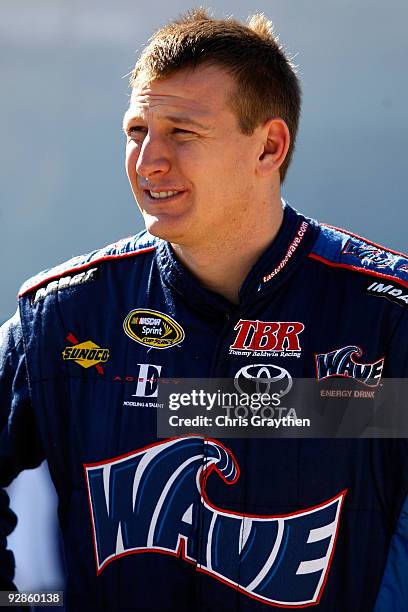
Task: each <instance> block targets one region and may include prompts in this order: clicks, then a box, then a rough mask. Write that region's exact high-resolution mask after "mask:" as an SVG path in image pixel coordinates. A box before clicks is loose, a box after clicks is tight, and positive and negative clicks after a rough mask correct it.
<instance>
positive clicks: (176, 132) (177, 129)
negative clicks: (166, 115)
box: [173, 128, 194, 134]
mask: <svg viewBox="0 0 408 612" xmlns="http://www.w3.org/2000/svg"><path fill="white" fill-rule="evenodd" d="M193 133H194V132H192V131H191V130H183V129H182V128H174V130H173V134H193Z"/></svg>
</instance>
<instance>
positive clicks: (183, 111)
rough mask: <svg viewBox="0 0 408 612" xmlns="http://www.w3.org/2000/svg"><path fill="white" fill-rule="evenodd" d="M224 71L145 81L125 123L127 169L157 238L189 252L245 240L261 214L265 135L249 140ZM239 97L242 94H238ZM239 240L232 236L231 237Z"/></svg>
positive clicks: (203, 69)
mask: <svg viewBox="0 0 408 612" xmlns="http://www.w3.org/2000/svg"><path fill="white" fill-rule="evenodd" d="M233 91H234V81H233V79H232V77H231V76H229V75H228V74H227V73H226V72H225V71H223V70H222V69H221V68H218V67H211V66H203V67H198V68H196V69H195V70H183V71H180V72H178V73H176V74H174V75H172V76H170V77H168V78H165V79H159V80H153V81H146V80H144V81H143V80H141V82H140V83H139V84H137V85H136V87H135V88H134V90H133V93H132V97H131V103H130V107H129V109H128V111H127V112H126V114H125V117H124V129H125V132H126V134H127V146H126V170H127V174H128V177H129V181H130V185H131V187H132V191H133V193H134V196H135V198H136V200H137V203H138V205H139V208H140V210H141V212H142V215H143V217H144V221H145V224H146V228H147V229H148V230H149V231H150V233H152V234H154V235H156V236H159V237H160V238H164V239H165V240H168V241H171V242H174V243H177V244H180V245H183V246H202V245H206V244H208V241H211V240H214V239H217V237H220V238H221V236H223V235H224V236H225V233H226V232H229V233H230V232H236V233H237V235H242V233H243V231H244V230H245V223H246V219H247V218H248V215H251V214H256V202H255V198H254V197H253V196H254V186H255V165H256V161H257V159H258V158H259V155H260V152H261V149H262V146H261V142H260V137H259V134H257V130H255V132H254V135H252V136H246V135H244V134H242V132H241V131H240V129H239V126H238V120H237V117H236V115H235V114H234V112H233V111H232V110H230V108H229V107H228V105H227V100H228V97H229V96H230V94H231V92H233ZM237 95H238V94H237ZM230 235H231V234H230Z"/></svg>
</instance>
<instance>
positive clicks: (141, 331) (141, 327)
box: [123, 308, 185, 349]
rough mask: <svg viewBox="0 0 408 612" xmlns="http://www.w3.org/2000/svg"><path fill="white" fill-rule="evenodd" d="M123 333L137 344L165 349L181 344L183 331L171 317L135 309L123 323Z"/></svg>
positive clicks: (156, 311) (183, 336)
mask: <svg viewBox="0 0 408 612" xmlns="http://www.w3.org/2000/svg"><path fill="white" fill-rule="evenodd" d="M123 329H124V331H125V333H126V334H127V335H128V336H129V338H131V339H132V340H134V341H135V342H138V343H139V344H142V345H143V346H150V347H152V348H157V349H167V348H170V347H172V346H175V345H176V344H180V342H183V340H184V338H185V333H184V329H183V328H182V327H181V325H179V324H178V323H177V321H175V320H174V319H173V318H172V317H170V316H169V315H167V314H164V313H163V312H159V311H158V310H147V309H145V308H136V309H135V310H131V311H130V312H129V314H128V315H127V317H126V319H125V320H124V321H123Z"/></svg>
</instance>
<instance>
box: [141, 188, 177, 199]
mask: <svg viewBox="0 0 408 612" xmlns="http://www.w3.org/2000/svg"><path fill="white" fill-rule="evenodd" d="M145 193H147V195H148V196H149V197H150V198H152V199H153V200H169V199H170V198H175V197H176V196H178V195H181V194H182V193H184V191H151V190H150V189H146V191H145Z"/></svg>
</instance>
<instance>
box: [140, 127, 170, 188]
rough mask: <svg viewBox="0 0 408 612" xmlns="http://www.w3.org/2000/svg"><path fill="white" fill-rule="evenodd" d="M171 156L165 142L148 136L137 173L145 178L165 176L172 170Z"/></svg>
mask: <svg viewBox="0 0 408 612" xmlns="http://www.w3.org/2000/svg"><path fill="white" fill-rule="evenodd" d="M170 167H171V163H170V155H169V151H168V150H167V147H166V145H165V144H164V142H163V140H162V139H160V138H158V137H157V136H152V135H151V134H146V137H145V139H144V140H143V143H142V146H141V149H140V153H139V155H138V158H137V162H136V172H137V173H138V175H139V176H142V177H143V178H149V177H151V176H153V175H156V174H164V173H166V172H168V171H169V170H170Z"/></svg>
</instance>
